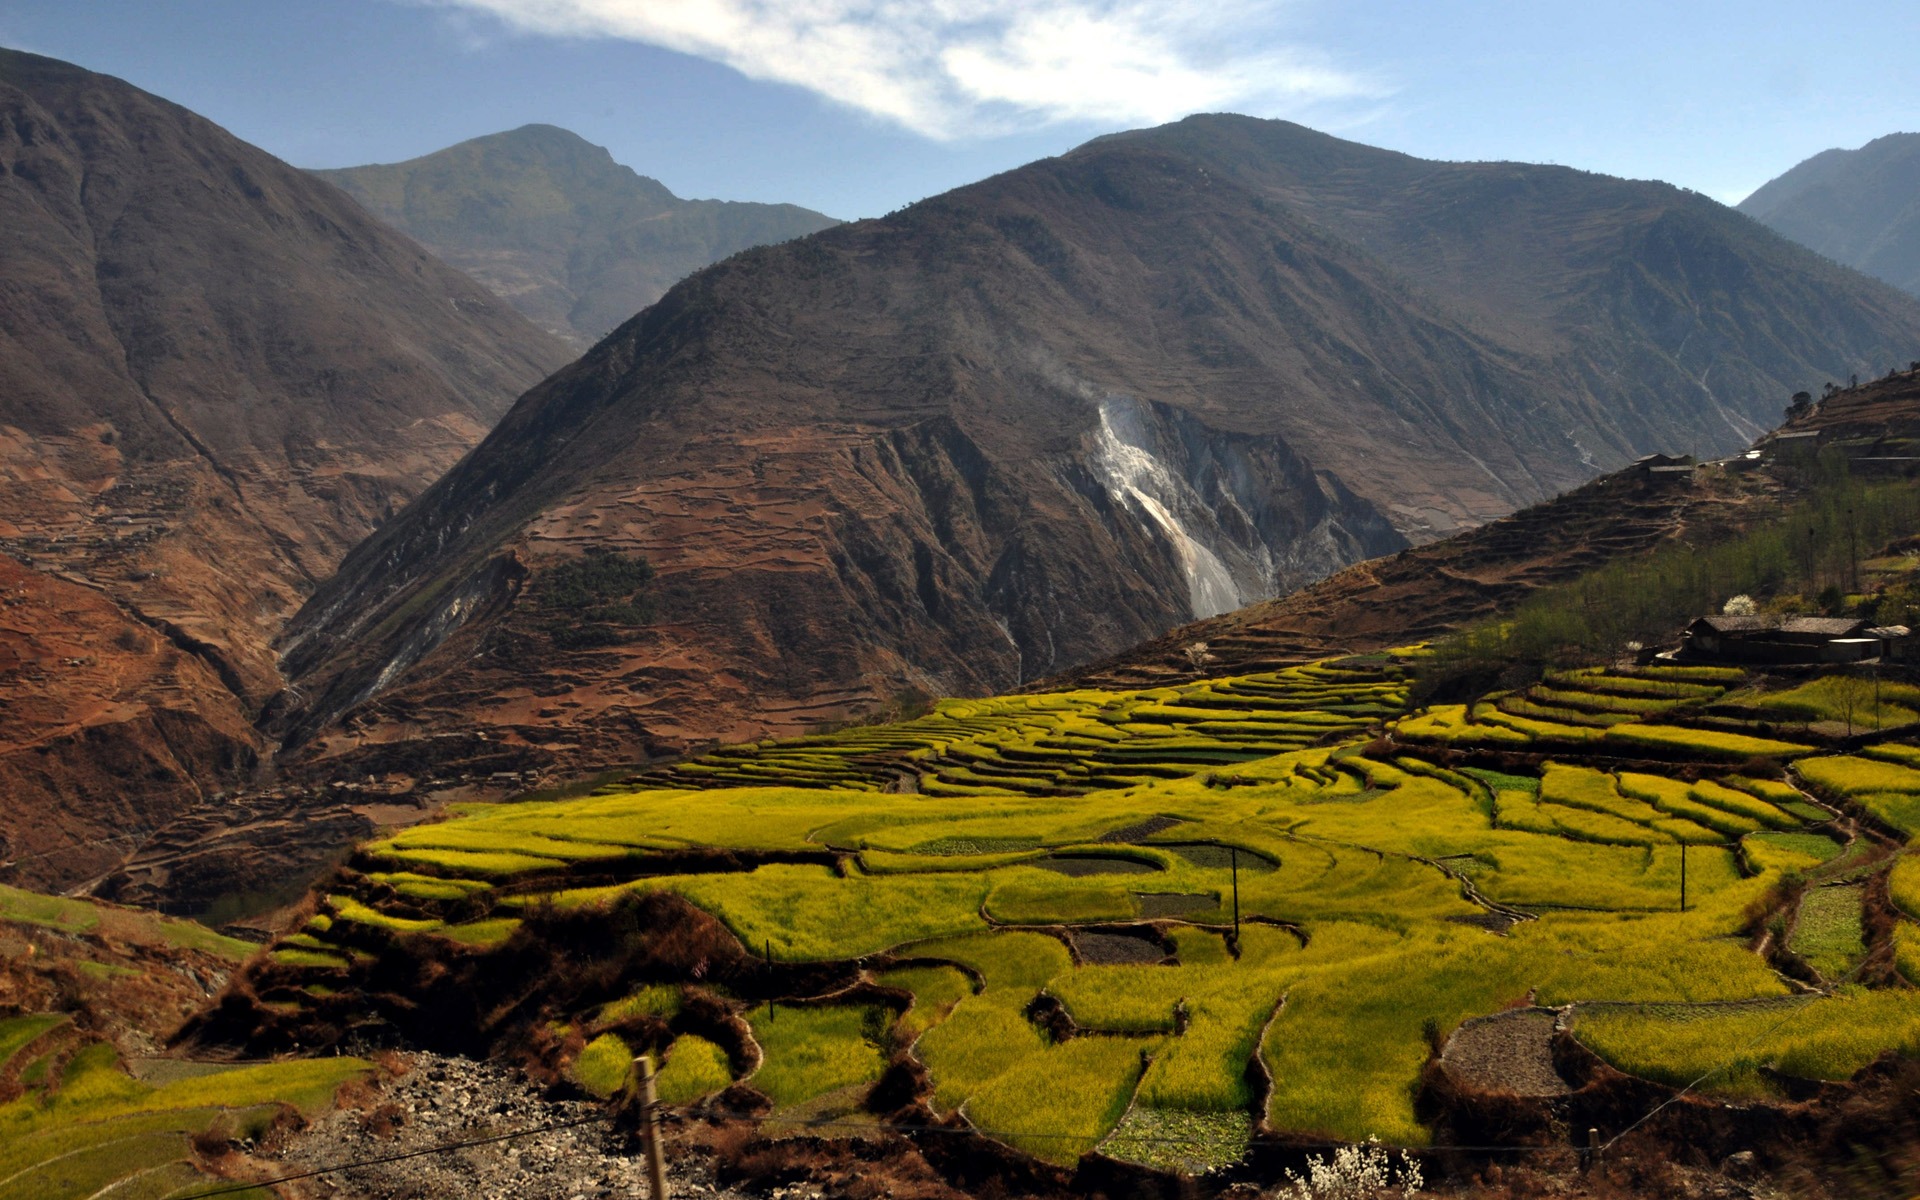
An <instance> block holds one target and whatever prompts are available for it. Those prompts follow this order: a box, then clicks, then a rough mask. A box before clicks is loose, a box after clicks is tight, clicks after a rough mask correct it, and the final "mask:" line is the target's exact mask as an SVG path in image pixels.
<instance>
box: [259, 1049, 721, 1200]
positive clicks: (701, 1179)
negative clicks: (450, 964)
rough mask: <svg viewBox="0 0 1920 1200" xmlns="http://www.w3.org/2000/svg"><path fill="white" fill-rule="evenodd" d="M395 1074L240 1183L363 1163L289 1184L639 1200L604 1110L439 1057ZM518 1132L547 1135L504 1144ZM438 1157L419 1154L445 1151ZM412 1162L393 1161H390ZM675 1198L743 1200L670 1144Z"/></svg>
mask: <svg viewBox="0 0 1920 1200" xmlns="http://www.w3.org/2000/svg"><path fill="white" fill-rule="evenodd" d="M388 1065H389V1066H390V1067H391V1069H392V1071H393V1077H391V1078H386V1079H383V1080H379V1081H376V1082H374V1083H371V1084H369V1085H367V1087H366V1088H365V1090H364V1091H363V1092H362V1093H361V1094H359V1095H356V1096H352V1097H350V1098H349V1099H350V1103H348V1104H345V1105H343V1106H342V1107H341V1108H339V1109H337V1110H335V1111H334V1112H332V1113H329V1114H327V1115H326V1116H324V1117H321V1118H319V1119H317V1120H315V1121H314V1122H313V1123H312V1124H310V1125H308V1126H307V1127H306V1128H305V1129H302V1130H300V1131H298V1132H295V1133H290V1134H286V1135H283V1136H282V1138H281V1139H280V1140H279V1142H278V1143H277V1144H271V1145H269V1146H267V1147H263V1148H262V1149H261V1150H260V1151H259V1152H258V1153H256V1154H254V1155H253V1156H251V1157H250V1158H248V1159H247V1160H245V1162H244V1163H235V1164H229V1165H230V1166H232V1167H233V1168H235V1169H232V1170H230V1171H229V1173H230V1174H232V1175H233V1176H234V1177H236V1178H242V1179H244V1178H273V1177H281V1176H285V1175H288V1174H293V1173H297V1172H303V1171H313V1170H319V1169H321V1168H324V1167H328V1166H331V1165H334V1164H342V1163H359V1164H363V1165H357V1166H347V1167H343V1168H341V1169H339V1170H335V1171H329V1172H327V1173H326V1174H323V1175H319V1176H316V1177H314V1178H312V1179H308V1180H303V1181H301V1182H300V1183H298V1184H295V1185H291V1187H290V1188H289V1194H294V1195H298V1196H299V1197H301V1200H347V1198H349V1197H352V1198H365V1200H412V1198H414V1197H420V1198H422V1200H424V1198H426V1197H436V1198H438V1197H459V1198H464V1200H482V1198H492V1197H509V1196H510V1197H514V1198H516V1200H603V1198H607V1200H610V1198H613V1197H628V1196H633V1197H640V1196H645V1195H646V1194H647V1170H646V1160H645V1158H644V1156H642V1155H641V1153H640V1151H639V1147H638V1146H637V1145H630V1144H629V1142H628V1139H627V1137H626V1135H625V1134H622V1133H619V1132H616V1131H615V1130H614V1129H613V1128H612V1126H611V1124H610V1123H609V1122H608V1121H606V1120H605V1119H604V1118H603V1117H602V1116H601V1114H602V1113H604V1112H605V1107H604V1106H603V1105H600V1104H597V1103H594V1102H590V1101H584V1100H563V1099H555V1098H552V1097H551V1096H550V1095H549V1094H548V1089H547V1088H545V1087H543V1086H542V1085H540V1084H539V1083H537V1082H535V1081H533V1080H532V1079H530V1078H529V1077H528V1076H527V1074H526V1072H524V1071H519V1070H515V1069H512V1068H509V1067H505V1066H497V1065H493V1064H489V1063H484V1062H473V1061H471V1060H468V1059H460V1058H448V1057H443V1056H440V1055H435V1054H424V1053H421V1054H411V1055H406V1056H394V1057H393V1058H392V1059H391V1060H389V1064H388ZM523 1130H545V1132H539V1133H531V1134H528V1135H527V1136H523V1137H505V1138H503V1137H502V1135H509V1134H513V1133H517V1132H519V1131H523ZM487 1138H498V1139H500V1140H496V1141H488V1142H483V1143H482V1144H478V1145H465V1146H462V1147H461V1148H459V1149H454V1150H449V1151H446V1152H444V1153H426V1154H416V1152H418V1151H422V1150H431V1149H432V1148H433V1147H438V1146H447V1145H450V1144H453V1143H474V1142H482V1139H487ZM406 1154H416V1156H415V1157H410V1158H400V1159H397V1161H386V1162H375V1161H372V1160H376V1159H389V1160H393V1159H395V1157H396V1156H399V1155H406ZM668 1180H669V1185H670V1190H671V1192H672V1194H673V1195H675V1196H689V1197H702V1198H712V1200H745V1195H746V1194H745V1193H741V1192H735V1191H731V1190H728V1189H725V1188H720V1187H716V1186H715V1184H714V1181H713V1176H712V1171H711V1169H710V1167H709V1163H708V1159H707V1158H706V1156H705V1155H702V1154H697V1153H694V1152H689V1151H684V1150H681V1149H679V1148H678V1147H675V1148H674V1150H673V1152H672V1153H671V1154H670V1156H669V1160H668Z"/></svg>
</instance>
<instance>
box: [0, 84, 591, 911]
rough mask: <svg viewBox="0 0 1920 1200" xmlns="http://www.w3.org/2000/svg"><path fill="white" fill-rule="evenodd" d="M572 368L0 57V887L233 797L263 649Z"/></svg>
mask: <svg viewBox="0 0 1920 1200" xmlns="http://www.w3.org/2000/svg"><path fill="white" fill-rule="evenodd" d="M567 357H568V355H567V351H566V349H565V347H563V346H562V345H561V344H560V343H559V342H557V341H555V340H554V339H552V338H550V337H548V336H547V335H545V334H543V333H541V332H540V331H539V330H538V329H536V328H534V327H533V326H532V325H530V324H529V323H528V322H527V321H526V320H524V319H523V318H522V317H520V316H519V314H517V313H515V312H514V311H513V310H512V309H511V308H509V307H508V306H506V305H504V304H502V303H501V302H500V301H499V300H497V299H496V298H495V297H494V296H492V295H491V294H490V293H488V292H487V291H486V290H485V289H483V288H481V287H480V286H478V285H477V284H475V283H474V282H473V281H472V280H470V279H467V278H466V277H465V276H463V275H461V274H459V273H458V272H456V271H454V270H452V269H450V268H448V267H446V266H444V265H442V264H441V263H439V262H438V261H436V260H435V259H434V258H432V257H431V256H430V255H428V254H427V253H426V252H425V251H423V250H422V249H421V248H420V247H419V246H417V245H415V244H414V243H412V242H410V241H408V240H407V239H406V238H404V237H402V236H400V235H398V234H395V233H393V232H391V231H389V230H387V229H386V228H384V227H382V226H381V225H379V224H378V223H377V222H375V221H374V220H373V219H371V218H370V217H368V216H367V215H366V213H365V212H363V211H362V210H361V209H360V207H359V206H358V205H356V204H354V203H353V202H352V201H351V200H349V199H348V198H347V197H345V196H343V195H342V194H341V193H340V192H339V191H337V190H336V189H334V188H332V187H330V186H328V185H326V184H324V183H321V182H319V181H318V180H315V179H312V178H311V177H309V176H307V175H305V174H304V173H302V172H300V171H297V170H295V169H293V168H292V167H289V166H287V165H286V164H285V163H282V162H280V161H278V160H276V159H274V158H273V157H271V156H270V155H268V154H266V153H264V152H262V151H260V150H257V149H255V148H253V147H251V146H248V145H246V144H245V143H242V142H240V141H238V140H237V139H235V138H234V137H232V136H231V135H229V134H227V133H226V132H225V131H223V130H221V129H220V128H219V127H217V126H215V125H214V124H212V123H211V122H209V121H206V120H204V119H202V118H200V117H198V116H195V115H194V114H193V113H190V112H188V111H186V110H185V109H182V108H180V107H178V106H176V105H173V104H169V103H168V102H166V101H164V100H161V99H159V98H157V97H154V96H151V95H148V94H147V93H145V92H142V91H140V90H139V89H137V88H134V87H131V86H129V85H128V84H126V83H123V82H121V81H120V80H117V79H112V78H109V77H107V76H103V75H97V74H94V73H92V72H89V71H85V70H82V69H81V68H79V67H75V66H72V65H69V64H67V63H62V62H57V61H55V60H52V59H47V58H40V57H36V56H34V55H29V54H20V53H14V52H11V51H0V554H4V555H5V556H7V563H6V569H5V579H6V581H7V588H6V591H5V593H4V603H5V605H6V607H5V608H4V610H3V611H4V616H3V617H0V662H4V663H5V666H4V667H0V706H4V707H3V708H0V780H5V781H6V783H7V786H6V787H5V788H4V789H0V790H3V791H4V795H3V796H0V859H4V858H6V857H19V856H25V857H21V858H20V861H21V862H22V863H23V864H26V863H29V862H31V863H37V864H39V865H38V866H37V867H28V866H24V865H23V866H22V867H21V868H20V869H21V870H23V871H28V872H29V877H31V878H45V879H67V878H70V877H71V876H72V875H73V874H74V873H76V872H83V871H85V870H87V869H89V867H90V866H97V865H100V864H102V863H103V862H106V861H111V859H110V858H109V857H108V856H107V855H106V852H105V851H104V850H101V849H99V848H97V847H96V848H83V849H79V850H76V851H74V852H73V853H71V854H69V853H66V852H65V851H64V850H63V849H62V847H66V846H68V845H70V844H72V843H79V842H84V841H86V840H87V839H88V837H89V836H91V835H93V834H101V833H111V834H114V835H116V836H124V835H129V834H130V833H133V832H137V830H138V829H139V828H140V827H141V824H142V821H146V822H149V823H151V822H153V821H157V820H160V819H163V818H165V817H166V816H168V815H170V814H172V813H173V812H176V811H178V810H179V808H180V807H181V806H182V805H186V804H189V803H192V802H195V801H197V800H198V799H199V798H200V796H201V795H202V794H203V793H204V792H205V791H207V790H210V789H215V788H219V787H222V786H225V785H226V784H230V783H232V782H235V781H237V780H238V779H240V778H241V777H243V776H244V774H245V771H246V768H247V766H248V764H249V763H250V762H251V761H252V760H253V758H254V757H255V756H256V754H257V752H258V751H259V749H260V743H259V741H258V739H257V737H256V735H254V733H253V731H252V728H251V727H252V725H253V719H252V718H253V714H254V713H255V711H256V710H258V709H259V708H260V707H261V706H262V705H264V704H265V703H267V702H268V701H269V700H270V699H271V698H272V697H274V696H275V695H276V694H277V693H278V692H279V691H280V688H281V686H282V679H281V676H280V673H279V667H278V663H277V661H276V656H275V654H274V651H273V650H272V647H271V645H270V643H271V641H272V639H273V638H274V636H275V635H276V634H277V633H278V632H279V630H280V627H281V625H282V623H283V622H284V621H285V619H286V618H287V616H288V615H290V614H291V613H292V612H293V611H294V610H295V609H296V608H298V607H299V605H300V603H301V602H302V601H303V600H304V599H305V597H306V596H307V594H308V593H309V592H311V591H312V589H313V587H314V585H315V583H316V582H317V581H319V580H320V579H323V578H325V577H326V576H327V575H328V574H330V573H331V572H332V570H333V569H334V567H335V566H336V564H337V563H338V562H339V560H340V559H341V557H342V556H343V555H344V554H345V553H346V551H347V549H348V548H349V547H350V546H352V545H353V544H354V543H356V542H358V541H359V540H360V539H362V538H363V537H365V536H366V535H367V533H369V532H370V531H371V530H372V529H373V528H374V527H375V526H376V525H378V524H379V523H380V522H381V521H382V520H383V519H385V518H386V517H387V516H388V515H389V514H391V513H392V512H394V511H396V510H397V509H398V508H400V507H401V506H402V505H404V504H405V503H406V502H407V501H408V500H410V499H412V498H413V497H414V496H415V495H416V494H417V493H418V492H419V491H420V490H421V489H422V488H424V487H425V486H426V485H427V484H428V483H430V482H432V480H433V479H434V478H435V477H437V476H438V475H439V474H440V473H441V472H443V471H444V470H445V469H446V468H447V467H448V466H450V465H451V464H452V463H453V462H454V460H455V459H457V458H459V457H460V456H461V455H462V454H464V453H465V452H466V451H467V450H468V449H469V448H470V447H471V446H472V445H473V444H474V443H476V442H477V441H478V440H479V439H480V437H481V435H482V434H484V433H485V431H486V430H487V428H488V427H489V426H491V425H492V423H493V422H494V420H495V419H496V418H497V417H498V416H499V415H500V414H501V413H502V412H504V411H505V409H506V408H507V406H508V404H509V403H510V402H511V400H512V398H513V397H514V396H515V395H517V394H519V393H520V392H521V391H523V390H525V388H526V387H527V386H529V385H530V384H531V383H533V382H534V381H536V380H538V379H539V378H541V377H542V376H543V375H545V374H546V373H547V372H549V371H551V370H552V369H553V368H555V367H557V366H559V365H560V364H561V363H563V362H564V361H565V360H566V358H567Z"/></svg>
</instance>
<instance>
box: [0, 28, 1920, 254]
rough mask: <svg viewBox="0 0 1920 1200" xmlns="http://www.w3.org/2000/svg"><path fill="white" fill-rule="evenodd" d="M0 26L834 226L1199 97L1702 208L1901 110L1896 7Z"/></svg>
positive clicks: (406, 145)
mask: <svg viewBox="0 0 1920 1200" xmlns="http://www.w3.org/2000/svg"><path fill="white" fill-rule="evenodd" d="M0 44H3V45H7V46H11V47H15V48H18V49H26V50H32V51H36V52H38V53H42V54H51V55H54V56H56V57H59V58H65V59H69V60H71V61H74V62H78V63H80V64H81V65H83V66H86V67H90V68H92V69H94V70H99V71H105V72H108V73H110V74H114V75H119V76H121V77H123V78H125V79H128V80H131V81H132V82H134V83H136V84H138V85H140V86H142V87H145V88H147V89H149V90H151V91H154V92H157V93H159V94H161V95H163V96H166V97H168V98H169V99H172V100H175V101H178V102H179V103H181V104H184V105H186V106H187V107H189V108H192V109H194V110H196V111H198V112H200V113H203V114H205V115H206V116H209V117H211V118H213V119H214V120H216V121H218V122H219V123H220V124H222V125H224V126H226V127H227V128H228V129H230V130H232V131H233V132H234V133H236V134H238V135H240V136H241V137H243V138H246V139H247V140H248V141H251V142H254V143H256V144H258V145H260V146H263V147H265V148H266V149H268V150H270V151H272V152H273V153H275V154H277V155H279V156H281V157H282V158H285V159H287V160H289V161H291V162H293V163H296V164H298V165H301V166H346V165H351V164H355V163H362V162H391V161H395V160H398V159H403V158H408V157H412V156H414V155H417V154H422V153H426V152H428V151H431V150H435V149H438V148H439V147H441V146H445V145H449V144H451V143H453V142H456V141H459V140H461V139H463V138H467V137H473V136H476V135H479V134H483V133H491V132H495V131H498V130H501V129H508V128H512V127H515V126H518V125H523V124H526V123H528V122H533V121H545V122H550V123H552V124H556V125H561V126H565V127H566V128H569V129H572V130H574V131H575V132H577V133H579V134H581V135H582V136H584V137H586V138H587V139H589V140H590V141H593V142H597V143H599V144H601V145H605V146H607V147H608V148H610V149H611V150H612V151H613V154H614V157H615V158H617V159H619V160H620V161H622V162H624V163H627V164H628V165H630V166H632V167H634V168H635V169H636V170H638V171H640V172H642V173H643V174H648V175H652V176H655V177H656V178H659V179H660V180H662V181H663V182H665V183H666V184H667V186H669V187H670V188H672V189H673V190H674V191H675V192H677V193H679V194H680V195H683V196H716V197H721V198H726V199H743V200H786V201H792V202H795V203H799V204H805V205H807V206H809V207H812V208H817V209H820V210H822V211H824V212H827V213H831V214H832V215H834V216H839V217H860V216H872V215H877V214H879V213H883V212H886V211H889V210H891V209H894V208H898V207H899V206H901V205H903V204H906V203H910V202H911V201H913V200H916V199H919V198H921V197H923V196H927V195H931V194H933V193H936V192H939V191H943V190H945V189H947V188H950V187H953V186H956V185H958V184H962V183H966V182H969V181H972V180H974V179H978V178H981V177H983V176H986V175H990V174H992V173H994V172H996V171H1001V170H1006V169H1008V168H1010V167H1014V166H1017V165H1019V164H1020V163H1023V162H1026V161H1029V160H1031V159H1034V158H1037V157H1041V156H1043V155H1047V154H1055V153H1059V152H1060V151H1062V150H1065V149H1067V148H1069V147H1071V146H1074V145H1077V144H1078V143H1080V142H1082V141H1085V140H1086V139H1087V138H1089V137H1092V136H1095V135H1097V134H1099V133H1103V132H1108V131H1110V130H1114V129H1123V128H1131V127H1135V126H1139V125H1146V124H1154V123H1158V122H1159V121H1162V120H1167V119H1172V118H1174V117H1178V116H1180V115H1182V114H1184V113H1186V112H1189V111H1195V110H1232V111H1239V112H1250V113H1254V114H1256V115H1260V116H1277V117H1287V118H1289V119H1293V120H1298V121H1301V122H1302V123H1304V124H1308V125H1312V126H1314V127H1316V128H1320V129H1325V130H1328V131H1329V132H1333V133H1337V134H1339V135H1341V136H1343V137H1349V138H1353V139H1355V140H1357V141H1364V142H1369V143H1372V144H1374V145H1381V146H1388V147H1391V148H1394V149H1397V150H1404V151H1407V152H1409V153H1412V154H1418V155H1422V156H1425V157H1433V158H1448V159H1521V160H1527V161H1534V162H1559V163H1565V164H1568V165H1572V166H1578V167H1583V168H1586V169H1589V170H1596V171H1604V172H1607V173H1610V174H1616V175H1627V176H1633V177H1638V178H1659V179H1666V180H1670V181H1672V182H1674V183H1677V184H1681V185H1683V186H1686V187H1691V188H1694V189H1696V190H1699V191H1702V192H1705V193H1707V194H1709V195H1712V196H1715V197H1717V198H1719V199H1722V200H1727V201H1735V200H1738V199H1739V198H1740V197H1742V196H1743V195H1745V194H1746V193H1747V192H1748V191H1750V190H1752V189H1753V188H1754V187H1756V186H1758V185H1759V184H1761V183H1763V182H1765V181H1766V180H1767V179H1769V178H1771V177H1772V176H1774V175H1776V174H1778V173H1779V172H1781V171H1783V170H1785V169H1786V168H1787V167H1789V166H1792V165H1793V164H1794V163H1796V162H1798V161H1799V160H1801V159H1802V158H1805V157H1807V156H1808V155H1810V154H1813V153H1816V152H1818V151H1820V150H1823V149H1826V148H1828V147H1830V146H1857V145H1859V144H1861V143H1863V142H1865V141H1868V140H1870V139H1872V138H1874V137H1877V136H1880V135H1881V134H1885V133H1891V132H1895V131H1913V130H1917V129H1920V89H1915V88H1914V87H1913V86H1912V85H1911V77H1912V71H1913V66H1912V58H1913V52H1914V48H1915V47H1916V46H1920V4H1915V3H1913V2H1912V0H1902V2H1890V0H1881V2H1872V3H1869V2H1864V0H1863V2H1856V3H1848V2H1845V0H1840V2H1834V0H1828V2H1827V3H1823V4H1819V5H1816V4H1811V3H1806V2H1805V0H1801V2H1798V3H1782V2H1778V0H1749V2H1747V3H1723V2H1720V0H1701V2H1692V0H1666V2H1665V3H1657V4H1656V3H1641V2H1638V0H1621V2H1600V3H1591V2H1590V3H1583V4H1562V3H1557V2H1554V0H1532V2H1521V0H1399V2H1396V3H1388V2H1384V0H0Z"/></svg>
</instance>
